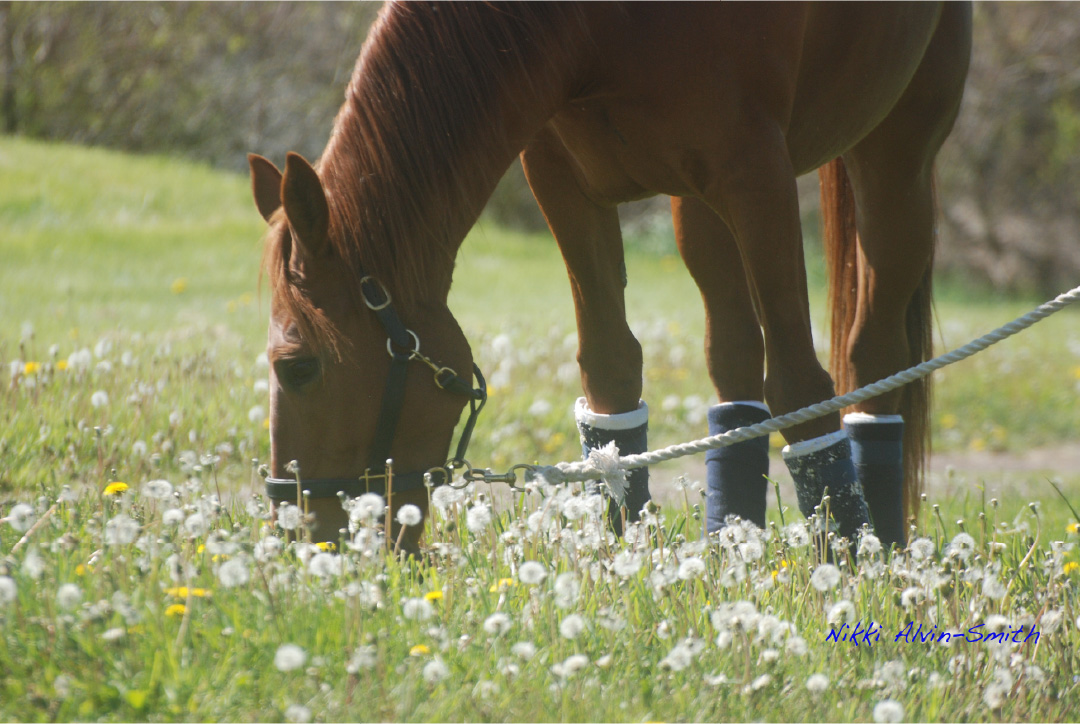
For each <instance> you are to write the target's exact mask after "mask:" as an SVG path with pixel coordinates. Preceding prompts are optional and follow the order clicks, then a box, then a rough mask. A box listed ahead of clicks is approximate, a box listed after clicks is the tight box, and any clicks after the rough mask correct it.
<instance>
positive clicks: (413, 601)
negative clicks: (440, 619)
mask: <svg viewBox="0 0 1080 724" xmlns="http://www.w3.org/2000/svg"><path fill="white" fill-rule="evenodd" d="M401 613H402V615H403V616H405V618H407V619H409V620H411V621H427V620H428V619H429V618H431V617H432V616H434V615H435V607H434V606H432V605H431V601H428V600H427V599H426V598H423V597H420V598H407V599H405V601H404V602H403V603H402V604H401Z"/></svg>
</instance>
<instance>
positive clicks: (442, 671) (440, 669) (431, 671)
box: [423, 656, 450, 684]
mask: <svg viewBox="0 0 1080 724" xmlns="http://www.w3.org/2000/svg"><path fill="white" fill-rule="evenodd" d="M423 676H424V681H426V682H427V683H429V684H438V683H439V682H440V681H442V680H443V679H445V678H446V677H448V676H450V669H449V667H447V665H446V664H445V663H444V662H443V660H442V659H441V658H439V657H438V656H436V657H434V658H432V659H431V661H429V662H427V663H426V664H424V670H423Z"/></svg>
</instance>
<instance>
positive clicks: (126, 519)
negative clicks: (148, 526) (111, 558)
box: [105, 513, 139, 546]
mask: <svg viewBox="0 0 1080 724" xmlns="http://www.w3.org/2000/svg"><path fill="white" fill-rule="evenodd" d="M138 535H139V524H138V522H137V521H135V520H134V519H133V518H131V517H130V516H128V515H127V514H125V513H120V514H118V515H115V516H113V517H112V518H110V519H109V522H107V523H106V524H105V543H106V545H111V546H115V545H127V544H128V543H131V542H133V541H134V540H135V538H136V537H137V536H138Z"/></svg>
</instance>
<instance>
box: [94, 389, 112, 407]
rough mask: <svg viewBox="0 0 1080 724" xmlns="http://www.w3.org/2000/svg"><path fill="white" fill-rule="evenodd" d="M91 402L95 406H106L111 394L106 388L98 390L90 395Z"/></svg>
mask: <svg viewBox="0 0 1080 724" xmlns="http://www.w3.org/2000/svg"><path fill="white" fill-rule="evenodd" d="M90 404H91V405H93V406H94V407H104V406H105V405H107V404H109V395H108V393H106V392H105V390H98V391H97V392H95V393H94V394H92V395H90Z"/></svg>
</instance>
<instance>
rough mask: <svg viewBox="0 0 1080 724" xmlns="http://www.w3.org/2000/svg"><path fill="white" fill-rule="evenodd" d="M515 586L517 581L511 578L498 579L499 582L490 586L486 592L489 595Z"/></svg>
mask: <svg viewBox="0 0 1080 724" xmlns="http://www.w3.org/2000/svg"><path fill="white" fill-rule="evenodd" d="M516 585H517V581H516V580H514V579H513V578H500V579H499V582H498V583H493V584H491V588H490V589H488V590H489V591H490V592H491V593H498V592H499V591H502V590H505V589H507V588H509V587H510V586H516Z"/></svg>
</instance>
